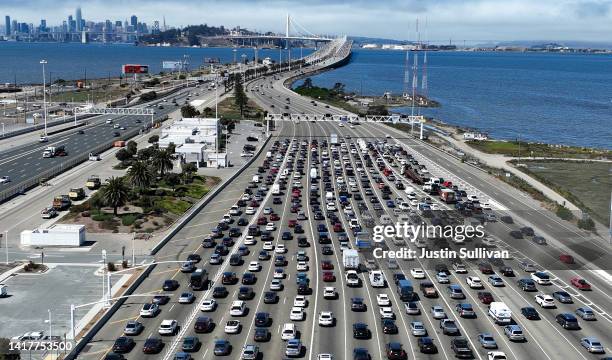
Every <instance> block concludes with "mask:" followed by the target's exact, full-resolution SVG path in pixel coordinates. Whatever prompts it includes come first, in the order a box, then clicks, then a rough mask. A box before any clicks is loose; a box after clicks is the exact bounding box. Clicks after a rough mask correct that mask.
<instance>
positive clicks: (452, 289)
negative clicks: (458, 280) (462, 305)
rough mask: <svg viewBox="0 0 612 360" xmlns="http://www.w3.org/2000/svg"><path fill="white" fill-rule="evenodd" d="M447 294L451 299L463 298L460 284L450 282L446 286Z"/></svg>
mask: <svg viewBox="0 0 612 360" xmlns="http://www.w3.org/2000/svg"><path fill="white" fill-rule="evenodd" d="M447 291H448V295H449V296H450V297H451V299H465V294H464V293H463V290H462V289H461V286H459V285H456V284H452V285H449V286H448V287H447Z"/></svg>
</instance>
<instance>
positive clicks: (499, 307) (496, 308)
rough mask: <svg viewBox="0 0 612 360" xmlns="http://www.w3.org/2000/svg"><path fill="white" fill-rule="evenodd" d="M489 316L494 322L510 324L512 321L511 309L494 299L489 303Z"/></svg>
mask: <svg viewBox="0 0 612 360" xmlns="http://www.w3.org/2000/svg"><path fill="white" fill-rule="evenodd" d="M489 316H490V317H492V318H493V320H494V321H495V323H496V324H510V323H511V322H512V311H511V310H510V308H509V307H508V305H506V304H505V303H503V302H501V301H494V302H492V303H490V304H489Z"/></svg>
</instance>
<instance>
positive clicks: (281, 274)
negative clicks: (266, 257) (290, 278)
mask: <svg viewBox="0 0 612 360" xmlns="http://www.w3.org/2000/svg"><path fill="white" fill-rule="evenodd" d="M272 278H274V279H284V278H285V270H284V269H283V268H275V269H274V275H273V276H272Z"/></svg>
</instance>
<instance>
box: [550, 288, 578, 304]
mask: <svg viewBox="0 0 612 360" xmlns="http://www.w3.org/2000/svg"><path fill="white" fill-rule="evenodd" d="M552 297H553V298H554V299H556V300H557V301H559V302H560V303H563V304H571V303H573V302H574V300H573V299H572V296H571V295H570V294H569V293H568V292H567V291H562V290H561V291H555V292H553V293H552Z"/></svg>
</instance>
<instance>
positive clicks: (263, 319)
mask: <svg viewBox="0 0 612 360" xmlns="http://www.w3.org/2000/svg"><path fill="white" fill-rule="evenodd" d="M253 321H254V324H255V326H258V327H265V326H269V325H270V322H271V319H270V314H269V313H267V312H263V311H260V312H257V313H256V314H255V319H254V320H253Z"/></svg>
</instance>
